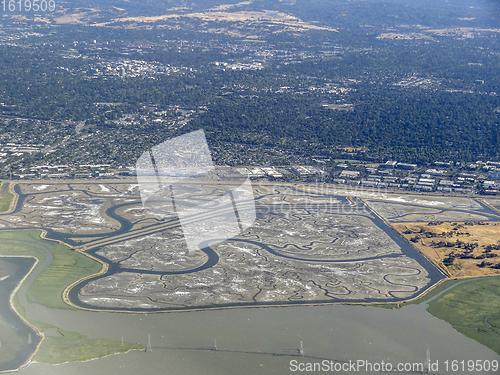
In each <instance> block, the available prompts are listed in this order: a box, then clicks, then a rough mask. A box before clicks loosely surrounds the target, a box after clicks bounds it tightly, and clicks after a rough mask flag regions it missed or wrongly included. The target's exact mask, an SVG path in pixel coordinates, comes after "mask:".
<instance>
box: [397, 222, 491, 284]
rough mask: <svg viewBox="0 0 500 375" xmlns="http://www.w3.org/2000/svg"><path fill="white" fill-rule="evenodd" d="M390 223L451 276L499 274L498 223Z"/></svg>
mask: <svg viewBox="0 0 500 375" xmlns="http://www.w3.org/2000/svg"><path fill="white" fill-rule="evenodd" d="M431 224H432V223H431ZM393 226H394V228H395V229H397V230H398V231H399V232H400V233H401V234H402V235H403V236H404V237H405V238H406V239H408V240H409V241H410V242H411V243H412V244H414V245H415V246H416V247H417V249H418V250H420V251H421V252H422V253H423V254H424V255H426V256H427V257H428V258H429V259H431V260H432V261H433V262H434V263H436V264H438V265H439V266H440V267H441V268H443V269H445V270H446V271H448V272H449V274H450V276H452V277H471V276H474V277H476V276H487V275H500V222H486V223H482V222H479V223H478V222H475V223H472V222H466V223H463V222H462V223H438V224H437V225H436V224H434V225H429V223H399V224H393Z"/></svg>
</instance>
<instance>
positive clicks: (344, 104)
mask: <svg viewBox="0 0 500 375" xmlns="http://www.w3.org/2000/svg"><path fill="white" fill-rule="evenodd" d="M337 3H338V4H337V5H338V9H340V10H342V12H344V13H345V14H346V16H345V17H341V16H339V15H338V14H337V15H335V17H333V15H332V14H333V13H332V12H334V11H333V10H332V9H331V8H327V9H326V8H325V11H324V12H318V10H319V9H320V8H321V7H324V6H325V4H324V1H319V0H318V1H312V2H310V6H307V7H306V6H305V3H304V2H303V1H297V2H296V3H295V4H294V5H286V4H281V3H279V2H273V1H263V2H258V3H252V4H251V5H248V7H252V8H251V9H253V10H256V11H258V10H259V9H275V10H277V11H285V10H287V11H289V12H295V13H294V15H296V16H300V17H302V19H303V20H305V21H310V20H313V19H314V16H315V15H316V21H317V22H323V24H328V25H329V26H332V27H333V26H335V27H337V28H338V32H330V31H324V30H310V31H307V32H302V33H300V34H299V33H287V32H282V33H270V34H269V33H268V34H265V35H263V36H262V37H261V38H260V39H258V40H249V39H246V38H244V37H241V36H234V35H228V34H224V33H211V32H207V30H209V29H210V30H212V26H213V25H212V24H209V23H207V22H202V21H200V20H198V21H197V20H194V19H191V20H190V21H189V22H191V24H190V26H191V27H190V28H189V29H187V30H180V29H162V28H150V29H144V28H138V29H132V28H130V29H127V28H119V27H118V28H116V27H109V28H106V27H104V28H102V27H101V28H99V27H89V26H86V25H59V26H57V27H49V26H43V25H40V24H30V23H29V22H25V23H19V22H17V21H16V22H14V23H11V24H9V23H6V24H4V25H3V26H2V31H3V34H2V35H14V36H16V35H17V36H19V35H21V34H22V37H16V38H14V40H15V43H13V42H10V41H9V40H12V39H5V40H4V41H3V42H2V43H0V82H1V84H0V102H1V106H0V116H2V118H3V126H2V127H3V132H2V134H0V136H1V142H8V141H9V140H10V141H11V142H12V141H13V139H14V138H15V140H16V141H23V138H22V137H21V136H19V134H17V135H16V137H14V136H13V134H16V133H20V132H23V133H25V134H26V136H25V138H24V142H28V143H30V142H31V143H44V144H47V143H48V142H49V143H50V142H58V139H61V138H64V137H68V136H69V137H73V136H75V127H74V126H70V125H68V122H70V123H71V124H73V123H77V122H79V121H84V122H85V126H84V127H83V128H79V131H78V132H77V133H81V132H83V134H90V135H91V134H94V135H95V134H97V133H96V132H98V134H99V137H94V138H88V139H89V140H90V139H92V142H99V140H101V141H104V140H106V143H107V144H106V147H99V144H90V145H89V149H93V150H94V149H95V152H97V153H99V154H100V159H102V158H104V159H105V158H106V153H108V155H107V157H108V158H115V159H116V158H118V159H119V160H120V162H121V163H125V164H127V163H133V162H134V161H135V158H136V157H137V156H138V155H140V154H141V153H142V151H143V148H144V147H150V146H151V145H153V144H155V143H156V142H161V141H162V140H164V139H168V138H170V137H172V136H175V135H178V134H182V133H185V132H186V131H190V130H195V129H199V128H202V129H205V131H206V133H207V138H208V141H209V143H210V146H211V147H212V149H213V152H214V155H215V157H216V159H217V162H218V163H221V164H249V163H250V162H265V163H268V164H283V163H287V162H290V161H291V159H290V158H289V157H290V156H291V155H294V157H295V159H294V160H308V158H310V157H311V156H321V157H324V158H337V157H342V156H345V154H346V152H347V151H346V150H349V151H348V152H349V154H350V156H353V157H357V158H363V159H365V160H374V161H384V160H387V159H396V160H399V161H406V162H417V163H425V162H431V161H435V160H455V161H475V160H483V159H486V160H500V151H499V141H500V127H499V122H500V92H497V90H498V88H499V87H500V64H499V60H498V56H499V55H500V43H499V33H498V32H490V31H485V32H481V33H478V32H475V33H474V32H472V31H460V32H457V31H456V30H455V29H453V30H452V31H450V32H449V35H448V34H443V33H437V34H429V35H430V36H429V37H425V38H424V37H422V38H421V37H420V36H419V37H416V38H409V39H402V40H394V39H391V38H388V39H387V38H385V39H384V38H379V36H380V35H381V33H383V32H387V31H388V30H387V27H391V30H392V32H399V33H403V32H405V33H406V34H408V35H417V34H416V33H417V32H418V33H420V34H421V29H422V27H420V28H419V27H417V26H415V25H414V24H415V23H424V22H426V23H427V25H429V27H430V26H432V27H437V25H438V24H439V23H440V24H441V27H450V26H455V27H456V26H457V22H458V21H456V16H457V15H462V16H463V14H462V13H464V12H465V13H467V12H472V13H474V15H476V18H477V19H474V20H473V21H474V22H473V23H472V24H471V25H474V26H482V27H494V26H495V22H497V20H496V19H495V18H494V17H487V16H485V12H484V11H483V13H481V12H480V11H478V10H477V9H473V10H470V11H469V10H467V11H466V8H467V7H466V6H465V4H467V2H465V1H464V2H460V4H462V5H460V6H458V7H455V8H454V11H453V12H454V13H453V14H448V13H446V12H445V11H446V9H447V8H446V5H445V4H444V3H441V2H440V3H439V12H437V13H435V14H434V13H433V14H431V13H429V12H428V11H427V12H426V11H424V9H425V6H424V5H420V7H417V8H418V11H416V12H413V11H410V10H408V9H407V8H408V7H407V5H409V4H400V5H397V4H396V3H394V2H391V1H387V2H374V1H368V2H365V3H366V4H365V6H364V7H361V5H360V4H358V3H352V4H351V3H349V2H342V1H338V2H337ZM110 4H111V3H110ZM133 4H134V3H132V5H133ZM200 4H201V3H198V5H197V7H201V6H202V5H200ZM207 4H210V6H212V2H210V1H207ZM207 6H208V5H207ZM389 6H391V7H389ZM197 7H195V8H196V9H198V8H197ZM413 8H415V6H412V9H413ZM193 9H194V8H193ZM249 9H250V8H249ZM467 9H468V8H467ZM389 10H390V11H389ZM132 11H135V12H137V11H138V8H134V7H132V8H131V10H130V12H132ZM155 11H159V10H155ZM384 12H385V13H384ZM440 12H441V13H440ZM146 13H147V12H146ZM465 13H464V14H465ZM329 15H332V17H330V18H329ZM354 15H356V16H357V17H358V18H357V19H356V20H355V19H354ZM394 15H399V17H400V19H401V20H406V21H408V22H412V25H414V26H412V27H409V26H405V27H402V28H400V29H397V30H396V29H394V27H395V26H394V25H396V24H399V23H395V22H394V20H392V21H391V19H392V18H391V17H392V16H394ZM467 15H470V14H468V13H467ZM426 17H427V18H426ZM471 18H473V17H471ZM369 21H371V22H370V23H371V25H370V27H365V26H366V25H365V22H366V23H368V22H369ZM478 22H481V25H478V24H477V23H478ZM226 23H227V22H226ZM226 23H222V22H221V25H224V26H227V25H226ZM459 23H460V22H459ZM237 25H238V27H239V28H240V29H241V27H243V26H241V25H240V24H237ZM219 26H220V25H219ZM497 27H498V25H497ZM23 28H24V29H23ZM391 30H389V31H391ZM454 30H455V31H454ZM467 30H469V29H467ZM254 31H255V29H252V32H254ZM412 33H413V34H412ZM464 33H465V34H464ZM467 33H468V34H467ZM406 34H405V35H406ZM420 34H418V35H420ZM426 35H427V34H426ZM464 35H465V36H464ZM134 64H135V65H137V66H139V65H140V66H144V67H146V68H144V69H142V68H141V69H142V70H141V69H139V70H138V71H140V72H139V73H137V74H128V73H123V72H125V69H129V67H127V66H131V65H134ZM141 64H142V65H141ZM110 72H112V73H110ZM120 72H122V73H120ZM141 72H144V73H141ZM102 103H104V105H103V104H102ZM179 111H183V112H182V113H181V112H179ZM187 112H189V116H187V117H186V113H187ZM159 113H160V114H159ZM181 115H182V116H184V119H185V121H184V122H182V121H180V120H179V118H180V117H179V116H181ZM130 117H134V119H135V120H134V121H133V122H130V123H127V122H126V121H124V118H130ZM16 118H22V119H25V120H26V119H27V120H29V121H24V120H23V121H22V122H19V121H18V122H16V121H13V119H16ZM153 120H156V121H153ZM162 121H163V122H162ZM179 123H181V125H179ZM44 124H45V125H44ZM57 124H59V125H57ZM175 124H177V125H175ZM54 127H55V129H54ZM48 134H51V136H50V137H49V136H48ZM54 137H55V138H54ZM51 138H52V139H51ZM76 141H77V140H75V142H76ZM89 142H90V141H89ZM110 145H112V146H110ZM259 149H261V150H264V151H265V152H264V153H266V154H267V156H266V157H265V158H262V157H261V158H259V159H258V160H257V159H256V155H258V152H257V150H259ZM106 150H108V151H106ZM235 153H237V154H238V155H235ZM64 155H66V156H64ZM251 155H253V156H251ZM43 157H45V158H48V159H47V160H55V159H57V160H60V161H61V160H64V158H66V159H69V158H71V153H69V152H68V150H64V149H62V148H58V149H57V151H56V152H55V153H53V154H51V155H45V156H44V155H42V154H38V155H31V157H29V163H36V162H37V158H43ZM287 158H288V159H287ZM27 159H28V158H27Z"/></svg>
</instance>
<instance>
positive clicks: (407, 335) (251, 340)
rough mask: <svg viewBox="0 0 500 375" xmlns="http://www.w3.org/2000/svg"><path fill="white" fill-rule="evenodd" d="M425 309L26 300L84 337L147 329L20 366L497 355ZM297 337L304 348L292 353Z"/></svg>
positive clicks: (189, 368)
mask: <svg viewBox="0 0 500 375" xmlns="http://www.w3.org/2000/svg"><path fill="white" fill-rule="evenodd" d="M425 308H426V305H425V304H420V305H410V306H406V307H405V308H403V309H392V310H388V309H382V308H376V307H370V306H353V305H329V306H300V307H283V308H240V309H226V310H212V311H193V312H179V313H158V314H123V313H104V312H84V311H63V310H50V309H47V308H44V307H42V306H32V308H31V309H30V310H31V311H30V314H36V315H38V317H39V318H42V317H43V319H44V321H48V320H50V323H52V324H57V325H58V326H59V327H61V328H62V329H65V330H77V331H80V332H82V333H84V334H87V335H89V336H90V337H95V338H97V337H110V338H115V339H118V340H119V339H120V338H121V337H122V336H123V337H124V340H126V341H130V342H140V343H144V344H147V340H148V338H147V337H148V334H149V335H150V336H151V345H152V349H153V351H152V352H148V353H145V352H132V353H128V354H122V355H115V356H111V357H108V358H105V359H100V360H95V361H90V362H86V363H77V364H64V365H59V366H48V365H43V364H33V365H31V366H30V367H29V368H26V369H24V370H22V371H21V374H29V375H31V374H55V375H58V374H80V373H81V374H89V373H92V374H111V375H113V374H125V375H129V374H130V375H132V374H137V373H141V374H158V373H162V374H181V373H186V374H187V373H189V374H289V373H292V372H291V371H290V360H294V359H295V360H299V361H301V362H310V361H321V360H322V359H330V360H338V361H349V360H353V361H357V360H366V361H370V362H371V363H380V362H381V361H382V360H383V361H384V362H386V363H387V362H390V363H392V364H394V366H396V364H397V363H407V362H408V363H414V362H419V363H424V362H425V359H426V352H427V350H428V349H429V350H430V357H431V362H435V361H439V363H440V364H441V370H440V371H438V373H439V374H458V373H464V374H465V373H468V372H460V371H458V372H452V371H448V372H446V371H442V369H443V367H444V361H446V360H448V361H450V363H451V361H452V360H462V359H464V360H470V359H472V360H494V359H496V360H500V356H498V355H497V354H496V353H494V352H492V351H491V350H489V349H488V348H486V347H484V346H483V345H481V344H479V343H477V342H476V341H474V340H471V339H469V338H467V337H465V336H463V335H462V334H460V333H458V332H457V331H455V330H454V329H453V328H452V327H451V326H450V325H449V324H448V323H446V322H444V321H441V320H439V319H437V318H435V317H433V316H432V315H430V314H429V313H427V311H426V310H425ZM215 340H216V345H217V349H218V350H217V351H214V350H212V349H213V347H214V346H215ZM301 342H302V345H303V349H304V352H305V353H304V354H305V355H304V356H301V357H298V356H297V353H298V352H297V349H299V348H300V345H301ZM272 353H273V354H274V355H272ZM311 357H315V358H318V359H314V358H311ZM359 373H363V372H359ZM367 373H372V372H367ZM486 373H489V374H493V373H494V372H492V371H490V372H482V374H486Z"/></svg>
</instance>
